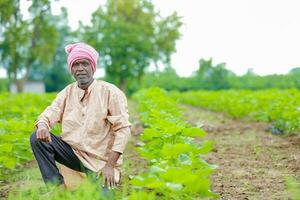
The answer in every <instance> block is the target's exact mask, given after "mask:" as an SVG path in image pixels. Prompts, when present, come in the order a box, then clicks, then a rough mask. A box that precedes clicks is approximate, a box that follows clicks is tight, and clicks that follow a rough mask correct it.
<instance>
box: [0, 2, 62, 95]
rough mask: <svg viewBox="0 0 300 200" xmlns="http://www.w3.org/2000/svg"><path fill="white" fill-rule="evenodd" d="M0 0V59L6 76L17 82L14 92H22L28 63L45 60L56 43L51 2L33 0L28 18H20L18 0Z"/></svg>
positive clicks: (29, 69) (51, 53)
mask: <svg viewBox="0 0 300 200" xmlns="http://www.w3.org/2000/svg"><path fill="white" fill-rule="evenodd" d="M2 3H3V7H2V5H1V8H0V11H1V24H2V25H3V29H2V30H1V32H3V37H1V38H0V56H1V63H2V65H3V66H4V67H5V68H6V70H7V74H8V78H9V80H10V81H13V82H14V83H15V84H16V85H17V89H18V92H22V91H23V84H24V83H25V82H26V81H27V79H28V77H29V74H30V71H31V69H32V67H33V66H34V65H39V66H40V67H41V66H45V65H46V64H47V63H49V62H50V61H51V58H52V57H53V55H54V52H55V50H56V47H57V42H58V41H57V32H56V29H55V26H54V24H55V21H54V20H53V16H52V15H51V6H50V5H51V2H50V0H33V1H32V4H31V6H30V8H29V12H30V14H31V17H30V19H28V20H24V19H23V17H22V15H21V12H20V0H15V1H7V0H4V1H3V2H1V4H2ZM6 9H8V11H7V10H6ZM2 12H3V14H2Z"/></svg>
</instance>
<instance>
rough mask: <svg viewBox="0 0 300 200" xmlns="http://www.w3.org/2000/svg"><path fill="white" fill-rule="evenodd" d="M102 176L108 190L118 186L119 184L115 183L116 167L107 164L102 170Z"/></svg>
mask: <svg viewBox="0 0 300 200" xmlns="http://www.w3.org/2000/svg"><path fill="white" fill-rule="evenodd" d="M102 175H103V186H105V185H106V186H107V187H108V189H114V188H115V187H116V186H117V183H116V181H115V173H114V167H113V166H111V165H109V164H106V165H105V166H104V167H103V169H102Z"/></svg>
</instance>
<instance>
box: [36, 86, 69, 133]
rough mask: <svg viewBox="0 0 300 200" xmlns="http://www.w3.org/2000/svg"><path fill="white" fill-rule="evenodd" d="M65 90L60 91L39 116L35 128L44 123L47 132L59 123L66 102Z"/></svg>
mask: <svg viewBox="0 0 300 200" xmlns="http://www.w3.org/2000/svg"><path fill="white" fill-rule="evenodd" d="M66 96H67V93H66V89H64V90H62V91H61V92H59V93H58V94H57V95H56V98H55V99H54V100H53V101H52V103H51V105H50V106H48V107H47V108H46V109H45V110H44V111H43V112H42V113H41V114H40V115H39V116H38V119H37V120H36V123H35V128H37V124H38V123H41V122H44V123H45V124H46V125H47V126H48V128H49V130H51V128H52V127H53V126H54V125H55V124H56V123H58V122H61V120H62V115H63V111H64V107H65V101H66Z"/></svg>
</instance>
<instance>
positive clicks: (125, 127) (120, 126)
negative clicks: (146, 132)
mask: <svg viewBox="0 0 300 200" xmlns="http://www.w3.org/2000/svg"><path fill="white" fill-rule="evenodd" d="M107 120H108V121H109V122H110V123H111V126H112V130H113V133H114V134H115V140H114V144H113V146H112V150H113V151H116V152H120V153H123V152H124V149H125V147H126V144H127V142H128V139H129V137H130V126H131V124H130V122H129V115H128V105H127V99H126V96H125V94H124V93H123V92H122V91H117V92H114V93H112V94H111V95H110V98H109V104H108V116H107Z"/></svg>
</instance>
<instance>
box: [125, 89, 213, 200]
mask: <svg viewBox="0 0 300 200" xmlns="http://www.w3.org/2000/svg"><path fill="white" fill-rule="evenodd" d="M134 99H135V100H136V102H139V106H138V110H139V113H140V119H141V122H142V123H143V125H144V127H145V129H144V132H143V133H142V135H141V137H140V139H141V140H142V144H141V146H140V147H138V151H139V153H140V155H141V157H142V158H143V159H145V160H146V161H147V162H148V169H147V170H146V172H144V173H141V174H140V175H139V176H136V177H135V178H134V179H133V180H132V181H131V184H132V186H133V187H134V188H135V190H133V191H132V192H131V195H130V198H131V199H157V198H158V197H159V198H161V199H197V198H204V197H217V196H218V195H217V194H214V193H213V192H211V191H210V177H211V174H212V173H213V171H214V169H215V166H214V165H210V164H208V163H207V162H205V160H204V159H203V155H204V154H206V153H209V152H210V151H211V148H212V142H211V141H207V140H203V139H202V138H203V137H204V136H205V132H204V131H203V130H202V129H199V128H195V127H192V126H191V125H189V124H188V123H187V122H185V121H184V120H183V119H182V115H181V112H180V110H179V108H178V105H177V104H176V102H175V101H174V100H172V99H171V98H170V97H168V95H167V93H166V92H165V91H163V90H161V89H159V88H152V89H148V90H142V91H140V92H139V93H137V94H136V95H135V96H134Z"/></svg>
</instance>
